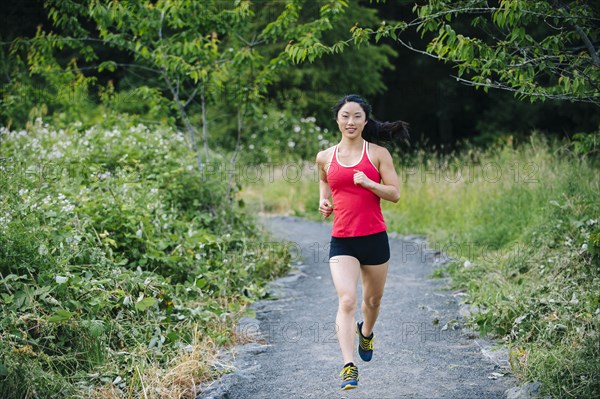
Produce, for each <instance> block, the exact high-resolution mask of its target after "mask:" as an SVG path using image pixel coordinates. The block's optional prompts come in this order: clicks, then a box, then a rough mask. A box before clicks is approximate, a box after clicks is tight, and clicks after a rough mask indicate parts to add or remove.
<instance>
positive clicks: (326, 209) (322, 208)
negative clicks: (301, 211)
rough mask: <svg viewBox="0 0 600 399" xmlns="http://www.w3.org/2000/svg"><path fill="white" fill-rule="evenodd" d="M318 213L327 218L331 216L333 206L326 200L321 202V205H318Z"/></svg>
mask: <svg viewBox="0 0 600 399" xmlns="http://www.w3.org/2000/svg"><path fill="white" fill-rule="evenodd" d="M319 212H320V213H321V215H322V216H323V217H325V218H326V217H329V215H331V212H333V206H332V205H331V202H329V200H328V199H327V198H324V199H322V200H321V203H320V204H319Z"/></svg>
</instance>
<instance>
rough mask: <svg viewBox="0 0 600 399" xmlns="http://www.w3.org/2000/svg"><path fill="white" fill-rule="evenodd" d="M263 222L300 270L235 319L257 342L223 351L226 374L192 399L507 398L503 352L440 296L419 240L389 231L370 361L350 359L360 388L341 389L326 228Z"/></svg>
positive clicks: (449, 294)
mask: <svg viewBox="0 0 600 399" xmlns="http://www.w3.org/2000/svg"><path fill="white" fill-rule="evenodd" d="M263 222H264V224H265V226H266V227H267V228H268V229H269V230H270V231H271V232H272V233H273V235H274V236H275V237H277V239H278V240H282V241H284V242H287V244H286V245H289V246H290V249H292V250H293V251H294V253H295V254H296V255H295V259H294V261H295V262H296V263H298V266H297V267H296V268H295V270H293V271H292V272H291V273H290V274H289V275H288V276H286V277H285V278H282V279H279V280H277V281H276V282H275V283H274V284H273V285H272V286H273V290H274V292H275V294H276V295H277V296H278V299H277V300H270V301H261V302H258V303H256V304H254V305H253V307H254V308H255V309H256V314H257V317H256V319H249V318H244V319H243V320H242V321H241V323H240V326H239V329H240V331H241V332H242V333H246V334H250V335H252V334H254V333H257V338H258V339H259V342H260V343H253V344H247V345H240V346H238V347H236V348H234V349H233V350H232V351H230V352H228V353H227V354H225V355H224V356H223V358H222V359H221V367H223V365H225V364H229V365H231V367H232V370H233V372H231V373H229V374H226V375H225V376H224V377H223V378H221V380H219V381H216V382H214V383H212V384H210V385H208V386H203V387H201V388H202V389H203V391H202V394H201V395H200V396H199V397H198V398H199V399H209V398H211V399H212V398H214V399H216V398H219V399H226V398H231V399H258V398H261V399H262V398H269V399H271V398H278V399H279V398H282V399H287V398H319V399H322V398H348V399H350V398H368V399H397V398H457V399H459V398H460V399H467V398H486V399H487V398H505V397H506V395H505V391H506V390H507V389H508V388H510V387H512V386H514V384H515V381H514V379H513V378H512V377H510V375H508V370H509V369H508V368H507V366H508V365H507V363H506V356H505V353H503V352H501V351H495V350H494V347H493V343H491V342H488V341H487V340H484V339H481V338H479V337H478V335H477V334H476V333H474V332H472V331H469V330H468V329H467V328H466V327H464V326H462V323H461V320H462V319H461V317H460V315H459V310H460V307H459V302H460V295H461V293H457V292H453V291H448V290H445V289H444V285H445V284H446V283H447V281H446V280H445V279H431V278H429V275H430V274H431V272H432V271H433V270H434V268H435V267H436V265H437V264H436V256H439V254H437V255H436V254H434V253H433V252H432V251H428V250H426V248H425V247H424V245H425V244H424V243H423V241H419V240H418V239H417V240H414V239H413V240H407V239H406V238H404V239H403V238H392V237H393V235H391V238H390V248H391V253H392V259H391V264H390V269H389V274H388V280H387V284H386V291H385V294H384V297H383V301H382V308H381V313H380V316H379V320H378V322H377V324H376V326H375V335H376V338H375V352H374V356H373V360H372V361H371V362H369V363H364V362H362V361H361V360H360V359H359V358H358V355H357V356H356V360H355V362H356V363H357V366H358V368H359V373H360V381H359V388H358V389H354V390H351V391H340V389H339V383H340V378H339V377H338V373H339V372H340V370H341V366H342V358H341V352H340V350H339V346H338V343H337V339H336V337H335V330H334V327H335V326H334V319H335V313H336V309H337V297H336V293H335V290H334V287H333V284H332V283H331V278H330V275H329V266H328V263H327V261H328V259H327V253H328V247H327V245H328V242H329V235H330V233H331V225H329V224H325V223H317V222H312V221H307V220H303V219H299V218H293V217H269V218H264V219H263ZM359 287H360V285H359ZM359 320H360V318H359Z"/></svg>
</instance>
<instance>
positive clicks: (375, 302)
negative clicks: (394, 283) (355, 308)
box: [363, 295, 383, 309]
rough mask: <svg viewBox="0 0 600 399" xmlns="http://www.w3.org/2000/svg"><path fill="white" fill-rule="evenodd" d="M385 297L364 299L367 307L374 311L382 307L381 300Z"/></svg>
mask: <svg viewBox="0 0 600 399" xmlns="http://www.w3.org/2000/svg"><path fill="white" fill-rule="evenodd" d="M382 297H383V295H370V296H368V297H365V298H363V301H364V303H365V306H367V307H368V308H372V309H377V308H379V307H380V306H381V298H382Z"/></svg>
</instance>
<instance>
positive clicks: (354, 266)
mask: <svg viewBox="0 0 600 399" xmlns="http://www.w3.org/2000/svg"><path fill="white" fill-rule="evenodd" d="M329 268H330V270H331V277H332V279H333V285H334V286H335V289H336V291H337V294H338V311H337V316H336V318H335V323H336V327H337V337H338V341H339V343H340V349H341V350H342V356H343V358H344V364H346V363H350V362H354V341H355V340H356V335H355V330H356V327H355V326H356V320H355V319H354V314H355V312H356V291H357V286H358V277H359V275H360V263H359V262H358V260H357V259H356V258H354V257H352V256H347V255H340V256H334V257H332V258H331V259H330V260H329Z"/></svg>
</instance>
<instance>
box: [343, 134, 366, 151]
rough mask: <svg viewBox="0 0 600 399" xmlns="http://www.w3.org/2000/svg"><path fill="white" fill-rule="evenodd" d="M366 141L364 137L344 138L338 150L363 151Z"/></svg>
mask: <svg viewBox="0 0 600 399" xmlns="http://www.w3.org/2000/svg"><path fill="white" fill-rule="evenodd" d="M364 143H365V140H364V139H363V138H362V137H356V138H352V139H349V138H347V137H342V139H341V140H340V142H339V144H338V150H339V149H340V148H342V150H343V151H355V150H356V151H357V150H362V148H363V146H364Z"/></svg>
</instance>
